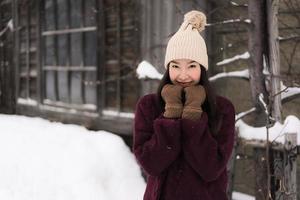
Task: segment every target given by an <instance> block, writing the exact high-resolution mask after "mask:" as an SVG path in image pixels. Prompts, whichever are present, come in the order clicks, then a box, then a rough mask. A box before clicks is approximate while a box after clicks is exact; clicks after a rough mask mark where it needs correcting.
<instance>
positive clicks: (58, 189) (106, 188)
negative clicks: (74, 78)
mask: <svg viewBox="0 0 300 200" xmlns="http://www.w3.org/2000/svg"><path fill="white" fill-rule="evenodd" d="M286 124H288V125H286ZM237 125H238V126H239V128H240V133H242V134H243V136H244V137H247V138H253V137H254V136H255V135H256V138H258V137H259V138H262V136H264V135H265V130H263V129H264V128H253V127H250V126H247V125H246V124H245V123H243V122H242V120H238V122H237ZM0 127H1V128H2V129H1V132H0V158H1V159H0V199H5V200H52V199H55V200H82V199H85V200H119V199H122V200H141V199H142V198H143V194H144V192H145V189H146V183H145V181H144V179H143V178H142V176H141V170H140V168H139V166H138V164H137V162H136V160H135V158H134V155H133V154H132V153H131V152H130V150H129V148H128V147H127V146H126V145H125V143H124V142H123V140H122V139H121V138H120V137H119V136H117V135H115V134H112V133H109V132H106V131H89V130H87V129H85V128H84V127H82V126H79V125H71V124H68V125H67V124H62V123H58V122H49V121H47V120H44V119H41V118H37V117H35V118H32V117H25V116H19V115H3V114H0ZM283 128H284V129H283ZM271 129H272V130H271V135H273V136H275V135H274V134H273V132H275V131H276V132H278V131H279V130H280V131H281V132H282V133H284V130H285V131H290V132H293V131H295V130H297V131H299V130H300V122H299V119H297V118H296V117H294V116H289V117H288V118H287V119H286V121H285V125H281V124H279V123H277V124H276V125H275V128H271ZM298 141H299V138H298ZM232 197H233V200H254V199H255V198H254V197H253V196H250V195H247V194H243V193H240V192H237V191H234V192H233V194H232Z"/></svg>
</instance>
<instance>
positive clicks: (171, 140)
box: [133, 102, 180, 176]
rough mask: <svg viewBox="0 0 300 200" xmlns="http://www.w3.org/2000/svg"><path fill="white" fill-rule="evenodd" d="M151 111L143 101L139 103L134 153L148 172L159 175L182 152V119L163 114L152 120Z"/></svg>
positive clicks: (135, 126) (135, 122) (136, 116)
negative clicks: (166, 116)
mask: <svg viewBox="0 0 300 200" xmlns="http://www.w3.org/2000/svg"><path fill="white" fill-rule="evenodd" d="M151 112H153V109H151V107H150V108H149V106H147V105H146V104H144V103H143V102H140V103H138V104H137V108H136V113H135V120H134V138H133V153H134V155H135V157H136V159H137V161H138V163H139V165H140V166H141V167H142V168H143V170H144V171H145V172H146V173H148V174H149V175H151V176H159V175H160V174H161V172H163V171H164V170H165V169H166V168H167V167H168V166H169V165H170V164H171V163H172V162H173V161H174V160H176V158H177V156H178V154H179V152H180V143H179V142H180V141H179V140H180V121H179V120H176V119H167V118H164V117H162V116H161V117H158V118H157V119H154V120H152V119H151V115H153V114H152V113H151Z"/></svg>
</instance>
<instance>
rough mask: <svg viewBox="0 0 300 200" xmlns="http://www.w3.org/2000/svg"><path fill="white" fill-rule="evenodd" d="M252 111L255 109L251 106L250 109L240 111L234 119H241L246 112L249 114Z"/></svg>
mask: <svg viewBox="0 0 300 200" xmlns="http://www.w3.org/2000/svg"><path fill="white" fill-rule="evenodd" d="M254 111H256V108H255V107H253V108H251V109H249V110H247V111H244V112H241V113H239V114H237V115H235V121H238V120H239V119H242V118H243V117H245V116H246V115H248V114H250V113H252V112H254Z"/></svg>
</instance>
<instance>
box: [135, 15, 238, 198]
mask: <svg viewBox="0 0 300 200" xmlns="http://www.w3.org/2000/svg"><path fill="white" fill-rule="evenodd" d="M205 24H206V17H205V15H204V14H203V13H201V12H199V11H191V12H188V13H187V14H185V16H184V22H183V23H182V25H181V27H180V28H179V30H178V31H177V32H176V33H175V34H174V35H173V36H172V38H171V39H170V40H169V42H168V45H167V50H166V56H165V68H166V72H165V74H164V76H163V78H162V80H161V83H160V85H159V87H158V92H157V94H149V95H146V96H144V97H142V98H141V99H140V100H139V102H138V103H137V105H136V112H135V122H134V142H133V152H134V154H135V156H136V158H137V161H138V163H139V164H140V166H141V167H142V169H143V170H144V172H145V173H146V174H147V187H146V191H145V194H144V200H186V199H189V200H201V199H205V200H226V199H227V196H226V187H227V171H226V165H227V162H228V160H229V157H230V155H231V151H232V148H233V141H234V123H235V110H234V107H233V105H232V103H231V102H230V101H229V100H228V99H226V98H224V97H221V96H215V95H214V91H213V90H212V88H211V87H210V84H209V81H208V77H207V73H206V71H207V70H208V62H207V61H208V56H207V49H206V44H205V41H204V39H203V38H202V36H201V35H200V34H199V32H200V31H201V30H203V29H204V26H205Z"/></svg>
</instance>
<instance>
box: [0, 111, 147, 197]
mask: <svg viewBox="0 0 300 200" xmlns="http://www.w3.org/2000/svg"><path fill="white" fill-rule="evenodd" d="M0 127H1V132H0V158H1V159H0V199H5V200H53V199H55V200H82V199H85V200H120V199H124V200H140V199H142V196H143V193H144V190H145V186H146V185H145V181H144V179H143V178H142V176H141V172H140V168H139V167H138V165H137V163H136V160H135V158H134V156H133V154H132V153H131V152H130V150H129V148H128V147H127V146H126V145H125V143H124V142H123V140H122V139H121V138H120V137H119V136H117V135H114V134H112V133H109V132H106V131H89V130H87V129H85V128H84V127H81V126H78V125H66V124H62V123H57V122H55V123H54V122H49V121H47V120H44V119H41V118H30V117H24V116H16V115H2V114H0Z"/></svg>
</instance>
